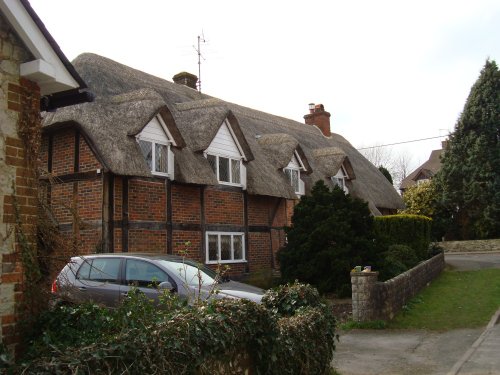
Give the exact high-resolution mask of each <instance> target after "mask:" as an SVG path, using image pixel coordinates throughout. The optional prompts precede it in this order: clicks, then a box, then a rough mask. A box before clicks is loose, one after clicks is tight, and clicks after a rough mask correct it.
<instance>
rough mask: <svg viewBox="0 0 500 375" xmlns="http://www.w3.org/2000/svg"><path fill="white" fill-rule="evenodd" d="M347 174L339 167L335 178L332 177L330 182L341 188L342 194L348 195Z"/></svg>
mask: <svg viewBox="0 0 500 375" xmlns="http://www.w3.org/2000/svg"><path fill="white" fill-rule="evenodd" d="M346 181H347V173H346V171H345V169H344V167H343V166H341V167H340V169H339V171H338V172H337V174H336V175H335V176H332V182H333V185H334V186H338V187H339V188H341V189H342V190H343V191H344V193H346V194H349V188H348V187H347V185H346Z"/></svg>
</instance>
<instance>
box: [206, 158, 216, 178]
mask: <svg viewBox="0 0 500 375" xmlns="http://www.w3.org/2000/svg"><path fill="white" fill-rule="evenodd" d="M207 160H208V164H210V166H211V167H212V170H213V171H214V173H215V174H216V175H217V157H215V156H214V155H207Z"/></svg>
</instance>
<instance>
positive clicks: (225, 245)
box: [220, 235, 231, 260]
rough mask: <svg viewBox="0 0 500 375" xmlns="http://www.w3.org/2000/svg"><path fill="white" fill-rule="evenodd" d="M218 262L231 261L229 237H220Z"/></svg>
mask: <svg viewBox="0 0 500 375" xmlns="http://www.w3.org/2000/svg"><path fill="white" fill-rule="evenodd" d="M220 260H231V236H227V235H221V236H220Z"/></svg>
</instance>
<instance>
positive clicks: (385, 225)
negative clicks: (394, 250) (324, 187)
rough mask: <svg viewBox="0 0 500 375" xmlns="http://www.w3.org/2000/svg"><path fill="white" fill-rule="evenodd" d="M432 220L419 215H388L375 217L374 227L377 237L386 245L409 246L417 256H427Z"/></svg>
mask: <svg viewBox="0 0 500 375" xmlns="http://www.w3.org/2000/svg"><path fill="white" fill-rule="evenodd" d="M431 225H432V220H431V219H430V218H428V217H427V216H421V215H390V216H378V217H375V220H374V227H375V233H376V235H377V237H378V238H381V239H383V240H384V241H386V243H387V245H388V246H390V245H406V246H409V247H411V248H412V249H413V250H414V251H415V254H416V256H417V258H418V260H424V259H427V258H428V248H429V245H430V242H431Z"/></svg>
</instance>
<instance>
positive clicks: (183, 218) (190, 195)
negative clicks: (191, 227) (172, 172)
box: [172, 185, 201, 224]
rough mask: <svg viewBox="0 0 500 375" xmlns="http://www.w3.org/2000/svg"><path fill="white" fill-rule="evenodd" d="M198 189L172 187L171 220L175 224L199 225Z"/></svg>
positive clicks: (185, 186) (193, 187) (194, 187)
mask: <svg viewBox="0 0 500 375" xmlns="http://www.w3.org/2000/svg"><path fill="white" fill-rule="evenodd" d="M200 190H201V188H200V187H197V186H187V185H172V220H173V221H174V222H175V223H191V224H193V223H196V224H200V223H201V200H200Z"/></svg>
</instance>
